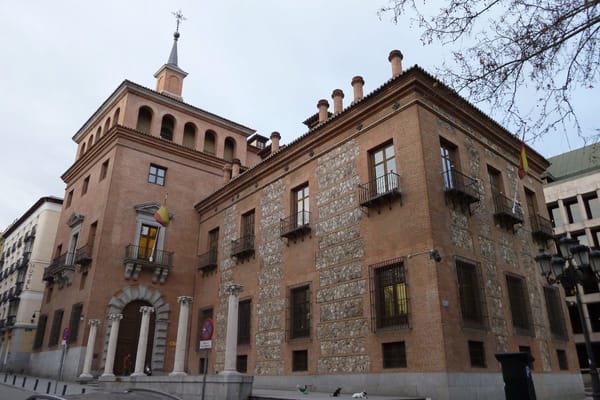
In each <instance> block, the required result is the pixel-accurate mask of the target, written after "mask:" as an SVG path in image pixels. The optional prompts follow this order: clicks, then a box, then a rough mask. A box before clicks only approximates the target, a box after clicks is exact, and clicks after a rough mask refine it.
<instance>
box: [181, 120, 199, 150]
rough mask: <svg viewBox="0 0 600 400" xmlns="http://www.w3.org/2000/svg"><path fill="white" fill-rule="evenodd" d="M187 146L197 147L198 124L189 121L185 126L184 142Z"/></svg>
mask: <svg viewBox="0 0 600 400" xmlns="http://www.w3.org/2000/svg"><path fill="white" fill-rule="evenodd" d="M182 144H183V145H184V146H185V147H189V148H190V149H194V148H196V126H195V125H194V124H192V123H191V122H188V123H187V124H185V126H184V127H183V143H182Z"/></svg>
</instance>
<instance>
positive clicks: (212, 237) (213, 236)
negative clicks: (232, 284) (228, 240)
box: [208, 228, 219, 264]
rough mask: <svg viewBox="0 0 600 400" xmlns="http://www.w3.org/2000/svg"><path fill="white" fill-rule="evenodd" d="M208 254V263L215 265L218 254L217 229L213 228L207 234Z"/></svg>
mask: <svg viewBox="0 0 600 400" xmlns="http://www.w3.org/2000/svg"><path fill="white" fill-rule="evenodd" d="M208 252H209V260H208V261H209V262H210V263H211V264H212V263H214V264H216V263H217V256H218V254H219V228H215V229H213V230H211V231H210V232H208Z"/></svg>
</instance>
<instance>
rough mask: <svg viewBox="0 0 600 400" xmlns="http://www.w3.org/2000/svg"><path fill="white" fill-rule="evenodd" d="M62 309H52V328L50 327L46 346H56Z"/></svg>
mask: <svg viewBox="0 0 600 400" xmlns="http://www.w3.org/2000/svg"><path fill="white" fill-rule="evenodd" d="M63 314H64V311H63V310H56V311H54V317H53V318H52V328H50V337H49V338H48V346H49V347H50V346H56V345H57V344H58V337H59V336H60V325H61V323H62V317H63Z"/></svg>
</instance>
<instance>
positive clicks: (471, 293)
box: [456, 260, 486, 328]
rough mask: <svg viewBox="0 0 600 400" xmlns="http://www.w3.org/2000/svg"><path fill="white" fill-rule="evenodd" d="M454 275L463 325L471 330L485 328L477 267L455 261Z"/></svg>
mask: <svg viewBox="0 0 600 400" xmlns="http://www.w3.org/2000/svg"><path fill="white" fill-rule="evenodd" d="M456 275H457V277H458V293H459V297H460V310H461V313H462V319H463V323H464V324H465V326H469V327H472V328H483V327H485V326H486V325H485V323H486V321H485V309H486V307H485V302H484V299H485V296H483V293H482V286H483V285H482V284H481V275H480V271H479V266H478V265H476V264H472V263H468V262H466V261H463V260H457V261H456Z"/></svg>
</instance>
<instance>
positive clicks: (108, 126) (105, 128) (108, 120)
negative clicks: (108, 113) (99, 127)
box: [104, 117, 110, 134]
mask: <svg viewBox="0 0 600 400" xmlns="http://www.w3.org/2000/svg"><path fill="white" fill-rule="evenodd" d="M109 129H110V117H108V119H107V120H106V122H105V123H104V134H106V132H108V130H109Z"/></svg>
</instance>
